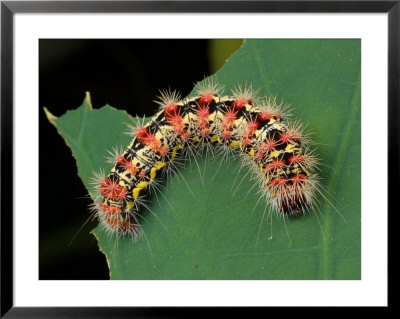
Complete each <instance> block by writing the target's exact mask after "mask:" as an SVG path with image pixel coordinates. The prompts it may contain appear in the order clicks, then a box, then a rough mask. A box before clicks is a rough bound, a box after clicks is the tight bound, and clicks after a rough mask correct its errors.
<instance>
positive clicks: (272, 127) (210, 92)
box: [92, 81, 319, 238]
mask: <svg viewBox="0 0 400 319" xmlns="http://www.w3.org/2000/svg"><path fill="white" fill-rule="evenodd" d="M221 91H222V86H220V85H218V84H216V83H213V82H212V81H209V82H205V84H203V85H199V89H198V90H197V95H196V96H194V97H190V98H185V99H180V96H179V94H178V93H176V92H175V91H174V92H171V91H162V92H161V96H160V101H158V102H157V103H158V104H159V105H160V110H159V112H158V113H157V114H156V115H155V116H154V117H153V118H152V119H151V120H150V121H149V122H147V123H146V124H145V125H143V124H139V125H137V126H136V127H132V128H131V131H130V133H131V135H132V136H133V139H132V141H131V143H130V144H129V146H128V147H127V148H126V149H125V150H124V151H123V150H117V149H115V150H114V151H115V152H114V153H115V154H114V156H113V158H112V162H113V164H114V167H113V168H112V170H111V172H110V173H109V174H108V175H107V176H105V174H104V173H99V174H96V175H95V177H94V178H93V186H94V190H93V194H94V196H93V198H94V203H93V204H92V209H93V210H94V211H95V214H96V215H97V216H98V217H99V219H100V222H101V224H102V225H103V226H104V228H105V229H106V230H108V231H111V232H115V233H117V234H122V235H125V234H129V235H132V236H133V237H134V238H136V237H138V236H139V235H140V234H141V233H142V230H141V226H140V223H139V220H138V216H139V215H138V214H139V209H140V207H141V206H142V204H143V198H144V196H145V195H146V192H148V191H149V190H151V189H152V187H156V186H157V183H158V178H159V177H160V174H161V172H164V173H165V172H166V173H171V172H174V171H175V170H176V169H177V167H178V164H179V159H180V158H184V157H185V156H186V155H187V154H195V153H197V150H199V149H201V148H211V149H214V150H220V151H234V152H236V153H237V154H239V156H240V157H241V160H242V162H243V163H245V164H246V165H247V167H248V169H249V170H251V171H252V173H253V174H254V175H255V176H256V180H257V181H258V183H259V186H260V192H261V194H262V196H263V197H264V198H265V200H266V203H267V204H269V205H270V210H272V211H275V212H277V213H278V214H281V215H283V216H297V215H300V214H304V213H305V212H306V211H307V210H308V209H310V208H311V207H312V206H313V204H314V203H315V199H316V194H317V193H318V192H319V190H318V187H319V182H318V176H317V174H316V172H315V171H316V169H318V159H317V158H316V156H315V155H314V154H313V151H310V149H309V146H308V145H307V144H309V142H310V140H309V133H306V132H304V127H303V126H302V125H301V124H300V123H299V122H296V121H291V120H290V119H289V115H288V113H287V112H286V108H285V107H283V106H282V104H277V103H276V99H273V98H266V97H265V98H258V97H257V95H256V93H255V91H254V90H253V89H252V87H251V86H244V87H242V88H241V87H237V88H235V89H234V90H233V91H232V94H231V95H222V94H221Z"/></svg>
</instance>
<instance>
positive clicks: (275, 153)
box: [268, 151, 280, 158]
mask: <svg viewBox="0 0 400 319" xmlns="http://www.w3.org/2000/svg"><path fill="white" fill-rule="evenodd" d="M279 154H280V151H273V152H271V154H269V156H268V157H269V158H271V157H278V155H279Z"/></svg>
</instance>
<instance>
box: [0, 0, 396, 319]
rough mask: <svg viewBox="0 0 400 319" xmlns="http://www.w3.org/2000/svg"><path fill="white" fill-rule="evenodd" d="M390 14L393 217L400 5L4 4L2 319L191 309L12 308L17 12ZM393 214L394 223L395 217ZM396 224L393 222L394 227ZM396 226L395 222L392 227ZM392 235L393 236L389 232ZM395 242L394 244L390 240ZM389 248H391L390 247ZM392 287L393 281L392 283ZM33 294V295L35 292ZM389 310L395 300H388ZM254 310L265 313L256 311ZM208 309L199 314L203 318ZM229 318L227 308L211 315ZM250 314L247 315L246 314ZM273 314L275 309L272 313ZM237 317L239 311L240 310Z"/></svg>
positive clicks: (390, 200) (169, 313) (169, 312)
mask: <svg viewBox="0 0 400 319" xmlns="http://www.w3.org/2000/svg"><path fill="white" fill-rule="evenodd" d="M67 12H68V13H126V12H159V13H173V12H175V13H197V12H216V13H222V12H247V13H256V12H271V13H289V12H291V13H305V12H308V13H378V12H380V13H387V14H388V35H389V38H388V115H389V116H388V130H389V132H388V137H389V138H388V150H389V154H388V158H389V162H388V164H389V172H390V174H388V183H389V184H388V189H389V192H388V204H389V206H388V207H389V212H391V211H392V212H393V213H394V211H393V210H394V209H395V208H394V201H395V198H396V196H397V191H396V190H397V188H396V185H395V184H394V183H395V182H397V180H398V178H399V147H398V146H399V140H400V139H399V137H400V136H399V135H400V134H399V132H400V129H399V128H398V120H399V102H400V93H399V92H400V32H399V31H400V1H399V0H397V1H1V281H0V286H1V314H0V315H1V317H3V316H4V317H6V318H31V317H35V318H70V317H76V318H105V317H113V318H117V317H118V318H128V317H129V318H131V317H169V318H176V317H182V316H185V314H186V316H188V315H189V314H188V312H193V309H191V308H176V307H171V308H130V307H122V308H114V307H104V308H98V307H87V308H79V307H78V308H76V307H65V308H59V307H56V308H50V307H49V308H46V307H45V308H43V307H34V308H25V307H14V303H13V245H12V244H13V214H12V212H13V20H14V14H16V13H67ZM390 217H391V216H390V214H389V218H390ZM390 224H391V223H390V222H389V225H390ZM392 224H393V223H392ZM389 234H390V233H389ZM389 243H390V241H389ZM389 249H390V246H389ZM388 287H389V282H388ZM32 293H34V292H32ZM388 305H389V306H390V298H389V300H388ZM254 309H255V310H261V311H263V310H265V309H263V308H261V309H260V308H254ZM209 310H210V309H209V308H208V309H207V308H205V309H203V310H200V312H199V311H198V310H196V315H201V314H202V312H203V311H209ZM212 311H213V313H214V314H215V315H219V314H222V313H223V314H224V315H229V313H228V312H229V310H228V309H226V308H218V309H213V310H212ZM245 311H246V314H247V315H249V313H248V311H249V310H245ZM268 311H270V309H268ZM235 314H236V315H237V314H238V311H237V310H235Z"/></svg>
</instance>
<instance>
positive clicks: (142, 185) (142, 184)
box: [132, 181, 148, 198]
mask: <svg viewBox="0 0 400 319" xmlns="http://www.w3.org/2000/svg"><path fill="white" fill-rule="evenodd" d="M147 184H148V182H144V181H142V182H140V183H139V184H137V187H135V188H134V189H133V191H132V195H133V198H137V197H138V196H139V193H140V191H141V190H142V189H143V188H145V187H146V186H147Z"/></svg>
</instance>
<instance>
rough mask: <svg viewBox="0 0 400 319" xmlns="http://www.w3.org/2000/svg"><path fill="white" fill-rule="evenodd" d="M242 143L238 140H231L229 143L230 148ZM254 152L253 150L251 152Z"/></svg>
mask: <svg viewBox="0 0 400 319" xmlns="http://www.w3.org/2000/svg"><path fill="white" fill-rule="evenodd" d="M241 144H242V143H241V142H240V141H232V142H231V144H230V145H229V146H230V147H232V148H237V147H239V146H240V145H241ZM253 153H254V152H253Z"/></svg>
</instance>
